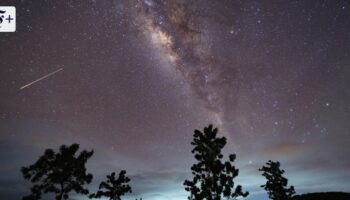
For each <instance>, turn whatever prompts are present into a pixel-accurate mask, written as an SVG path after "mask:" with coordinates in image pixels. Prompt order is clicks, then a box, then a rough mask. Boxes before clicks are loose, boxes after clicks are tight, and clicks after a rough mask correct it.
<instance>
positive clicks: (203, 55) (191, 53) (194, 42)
mask: <svg viewBox="0 0 350 200" xmlns="http://www.w3.org/2000/svg"><path fill="white" fill-rule="evenodd" d="M138 7H139V11H141V12H139V13H140V15H139V16H138V17H139V18H138V20H139V21H138V22H137V23H138V24H142V25H141V27H140V28H142V30H143V32H144V33H145V34H146V36H147V37H148V39H149V40H150V41H151V42H152V43H153V44H154V45H158V46H159V48H160V49H159V50H160V51H161V53H162V56H164V57H167V58H168V60H169V62H170V63H171V66H172V67H173V68H175V69H176V71H178V72H180V74H181V75H182V77H183V78H184V80H185V81H186V82H187V83H188V85H189V87H190V90H191V91H192V94H193V96H194V97H195V98H196V99H197V100H199V101H200V102H201V104H202V105H203V106H204V107H205V108H206V109H207V110H208V111H210V112H211V113H212V116H209V117H211V118H212V120H214V121H213V122H214V123H215V124H218V125H220V126H221V125H223V122H224V121H226V120H227V119H229V118H230V117H233V115H232V112H233V111H234V109H235V105H236V103H237V95H238V89H239V84H238V80H237V72H236V69H235V68H234V67H235V66H232V65H228V64H224V63H223V62H222V61H220V60H219V59H217V58H215V57H214V56H212V52H211V51H212V50H211V47H210V44H208V43H207V42H206V41H207V40H205V37H207V35H206V34H208V32H206V30H205V27H206V24H204V23H201V20H202V19H201V16H200V14H199V13H200V11H198V10H197V11H196V10H194V8H193V7H191V5H190V3H187V4H185V1H155V0H145V1H140V2H139V5H138Z"/></svg>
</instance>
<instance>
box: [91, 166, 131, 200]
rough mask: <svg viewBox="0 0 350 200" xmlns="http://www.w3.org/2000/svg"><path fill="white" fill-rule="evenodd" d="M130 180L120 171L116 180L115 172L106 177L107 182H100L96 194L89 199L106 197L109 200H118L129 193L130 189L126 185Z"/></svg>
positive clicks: (124, 172)
mask: <svg viewBox="0 0 350 200" xmlns="http://www.w3.org/2000/svg"><path fill="white" fill-rule="evenodd" d="M129 182H130V179H129V178H128V177H127V176H126V171H124V170H122V171H121V172H120V173H119V177H118V178H117V179H116V177H115V172H113V173H111V175H107V181H106V182H105V181H102V182H101V183H100V186H99V190H98V191H97V192H96V194H91V195H90V196H89V197H90V198H101V197H107V198H109V199H110V200H120V199H121V196H123V195H124V194H126V193H131V192H132V191H131V187H130V185H129V184H128V183H129Z"/></svg>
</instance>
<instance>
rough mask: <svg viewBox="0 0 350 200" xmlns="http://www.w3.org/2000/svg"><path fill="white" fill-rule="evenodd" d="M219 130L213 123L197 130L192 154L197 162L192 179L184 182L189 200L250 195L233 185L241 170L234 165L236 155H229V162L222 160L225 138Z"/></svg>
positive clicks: (193, 168) (212, 199)
mask: <svg viewBox="0 0 350 200" xmlns="http://www.w3.org/2000/svg"><path fill="white" fill-rule="evenodd" d="M217 132H218V129H217V128H215V129H213V126H212V125H209V126H208V127H206V128H204V131H203V133H202V132H201V131H199V130H195V131H194V135H193V136H194V138H193V141H192V142H191V144H192V145H193V146H194V148H193V150H192V153H193V154H194V157H195V159H196V160H197V161H198V163H196V164H194V165H192V167H191V170H192V174H193V179H192V180H185V182H184V185H185V189H186V191H189V192H190V193H191V194H190V196H189V197H188V199H189V200H220V199H221V198H226V199H236V198H237V197H246V196H248V194H249V193H248V192H243V191H242V187H241V186H240V185H238V186H237V187H236V188H234V182H233V179H234V178H235V177H236V176H237V175H238V169H236V168H235V166H233V162H234V160H235V159H236V155H235V154H231V155H229V161H226V162H224V163H223V162H222V161H221V160H222V158H223V155H222V154H221V150H222V149H223V148H224V146H225V145H226V138H225V137H221V138H219V137H217Z"/></svg>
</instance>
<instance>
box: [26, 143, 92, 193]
mask: <svg viewBox="0 0 350 200" xmlns="http://www.w3.org/2000/svg"><path fill="white" fill-rule="evenodd" d="M78 149H79V145H78V144H72V145H71V146H65V145H62V146H61V147H60V149H59V152H58V153H56V152H55V151H54V150H52V149H46V150H45V153H44V155H42V156H40V157H39V159H38V160H37V161H36V162H35V163H34V164H33V165H30V166H28V167H22V169H21V171H22V174H23V176H24V178H25V179H27V180H30V181H31V182H32V183H34V186H33V187H32V188H31V194H30V195H29V196H26V197H23V200H34V199H35V200H37V199H41V195H42V194H46V193H54V194H55V198H56V200H62V199H68V197H69V196H68V194H69V193H70V192H71V191H75V192H76V193H78V194H88V193H89V190H88V189H86V188H84V185H85V184H89V183H90V182H91V180H92V174H87V173H86V167H85V164H86V162H87V160H88V159H89V158H90V157H91V156H92V155H93V153H94V152H93V151H85V150H84V151H82V152H80V154H79V155H78V156H75V154H76V153H77V151H78Z"/></svg>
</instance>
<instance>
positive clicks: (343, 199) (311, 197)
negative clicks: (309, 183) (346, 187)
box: [292, 192, 350, 200]
mask: <svg viewBox="0 0 350 200" xmlns="http://www.w3.org/2000/svg"><path fill="white" fill-rule="evenodd" d="M349 199H350V193H345V192H318V193H308V194H301V195H295V196H294V197H293V198H292V200H349Z"/></svg>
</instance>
